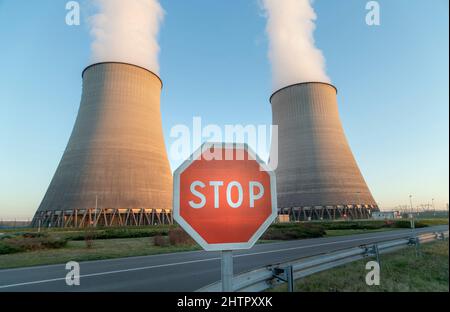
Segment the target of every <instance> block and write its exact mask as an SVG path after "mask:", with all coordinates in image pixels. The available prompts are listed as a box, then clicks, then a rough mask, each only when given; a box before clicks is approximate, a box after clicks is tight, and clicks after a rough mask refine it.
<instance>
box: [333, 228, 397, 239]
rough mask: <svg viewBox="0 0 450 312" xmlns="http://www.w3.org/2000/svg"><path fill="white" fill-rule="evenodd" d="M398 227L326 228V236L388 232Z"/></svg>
mask: <svg viewBox="0 0 450 312" xmlns="http://www.w3.org/2000/svg"><path fill="white" fill-rule="evenodd" d="M395 230H398V229H392V228H381V229H373V230H372V229H369V230H367V229H358V230H326V231H325V232H326V235H325V236H326V237H335V236H346V235H357V234H367V233H377V232H387V231H395Z"/></svg>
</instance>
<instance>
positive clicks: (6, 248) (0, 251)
mask: <svg viewBox="0 0 450 312" xmlns="http://www.w3.org/2000/svg"><path fill="white" fill-rule="evenodd" d="M21 251H24V250H21V249H20V248H19V247H17V246H14V245H10V244H8V243H6V242H3V241H0V255H7V254H12V253H16V252H21Z"/></svg>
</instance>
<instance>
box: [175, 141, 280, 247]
mask: <svg viewBox="0 0 450 312" xmlns="http://www.w3.org/2000/svg"><path fill="white" fill-rule="evenodd" d="M276 200H277V197H276V181H275V174H274V172H273V171H271V170H269V169H268V167H267V166H266V165H265V163H264V162H262V161H261V160H260V159H259V158H258V157H257V156H256V155H255V153H253V151H252V150H251V149H249V147H248V146H247V145H245V144H222V143H220V144H217V143H214V144H213V143H206V144H204V145H203V146H202V147H201V148H200V149H199V150H198V151H197V152H196V153H194V155H193V156H191V157H190V159H189V160H187V161H186V162H185V163H184V164H182V165H181V166H180V168H178V169H177V170H176V171H175V173H174V201H173V206H174V207H173V213H174V219H175V220H176V221H177V222H178V224H179V225H180V226H181V227H182V228H183V229H184V230H185V231H186V232H188V233H189V234H190V235H191V236H192V238H194V240H195V241H196V242H197V243H198V244H199V245H200V246H202V247H203V248H204V249H205V250H210V251H212V250H236V249H248V248H251V247H252V246H253V245H254V244H255V242H256V241H257V240H258V238H259V237H260V236H261V235H262V234H263V233H264V232H265V231H266V230H267V228H268V227H269V226H270V224H271V223H272V222H273V221H274V220H275V218H276V217H277V203H276Z"/></svg>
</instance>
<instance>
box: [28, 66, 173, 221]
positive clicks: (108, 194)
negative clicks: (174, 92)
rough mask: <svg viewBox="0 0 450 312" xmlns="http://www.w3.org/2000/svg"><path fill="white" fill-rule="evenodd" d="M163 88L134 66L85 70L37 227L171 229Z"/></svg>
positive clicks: (170, 191)
mask: <svg viewBox="0 0 450 312" xmlns="http://www.w3.org/2000/svg"><path fill="white" fill-rule="evenodd" d="M161 88H162V82H161V80H160V79H159V77H158V76H156V75H155V74H153V73H152V72H150V71H148V70H146V69H144V68H141V67H138V66H134V65H130V64H124V63H111V62H110V63H100V64H95V65H92V66H89V67H88V68H86V69H85V71H84V72H83V94H82V99H81V105H80V109H79V112H78V117H77V120H76V123H75V126H74V129H73V132H72V135H71V137H70V140H69V143H68V145H67V148H66V150H65V152H64V155H63V157H62V159H61V162H60V164H59V166H58V168H57V170H56V173H55V175H54V177H53V180H52V181H51V183H50V186H49V188H48V190H47V193H46V194H45V197H44V199H43V200H42V203H41V205H40V206H39V209H38V211H37V213H36V215H35V218H34V220H33V225H34V226H38V225H39V224H40V225H41V226H77V227H83V226H87V225H105V226H110V225H145V224H154V223H160V222H164V223H166V222H171V214H170V210H171V207H172V174H171V170H170V166H169V161H168V158H167V154H166V148H165V144H164V139H163V131H162V122H161V112H160V94H161Z"/></svg>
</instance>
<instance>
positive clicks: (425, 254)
mask: <svg viewBox="0 0 450 312" xmlns="http://www.w3.org/2000/svg"><path fill="white" fill-rule="evenodd" d="M448 247H449V245H448V241H440V242H434V243H430V244H425V245H422V246H421V247H420V248H421V255H419V256H418V257H417V256H416V253H415V249H414V248H413V247H411V248H407V249H402V250H400V251H397V252H394V253H391V254H384V255H381V275H380V286H367V285H366V283H365V276H366V274H367V273H368V271H367V270H365V264H366V263H367V262H368V261H369V260H365V261H357V262H354V263H351V264H348V265H345V266H342V267H339V268H336V269H332V270H328V271H324V272H321V273H317V274H315V275H312V276H309V277H306V278H303V279H301V280H298V281H297V282H296V284H295V291H299V292H448V291H449V269H448V268H449V263H448V259H449V251H448ZM270 291H273V292H285V291H287V287H286V285H282V286H278V287H276V288H274V289H271V290H270Z"/></svg>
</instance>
